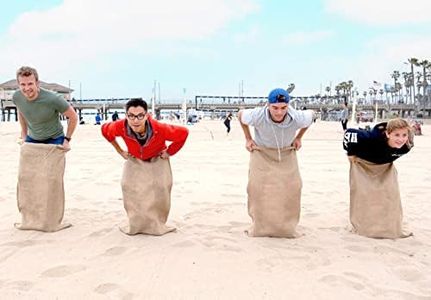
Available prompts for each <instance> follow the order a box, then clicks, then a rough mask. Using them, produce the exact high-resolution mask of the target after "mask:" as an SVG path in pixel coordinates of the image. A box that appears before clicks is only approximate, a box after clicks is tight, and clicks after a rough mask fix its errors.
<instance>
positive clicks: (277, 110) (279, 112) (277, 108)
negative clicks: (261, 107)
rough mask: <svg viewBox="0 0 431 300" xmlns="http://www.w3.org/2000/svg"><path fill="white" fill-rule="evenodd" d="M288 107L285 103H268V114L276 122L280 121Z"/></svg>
mask: <svg viewBox="0 0 431 300" xmlns="http://www.w3.org/2000/svg"><path fill="white" fill-rule="evenodd" d="M288 107H289V104H287V103H273V104H269V114H270V115H271V119H272V120H273V121H274V122H276V123H280V122H282V121H283V120H284V117H286V114H287V108H288Z"/></svg>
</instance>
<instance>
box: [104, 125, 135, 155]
mask: <svg viewBox="0 0 431 300" xmlns="http://www.w3.org/2000/svg"><path fill="white" fill-rule="evenodd" d="M123 126H124V121H123V120H117V121H115V122H108V123H105V124H103V125H102V127H101V128H100V129H101V131H102V135H103V137H104V138H105V139H106V140H107V141H108V142H109V143H111V145H112V146H113V147H114V148H115V150H116V151H117V152H118V154H120V155H121V156H122V157H123V158H124V159H128V158H129V153H128V151H126V150H123V149H122V148H121V147H120V145H119V144H118V142H117V141H116V137H117V136H121V130H120V129H121V128H122V127H123Z"/></svg>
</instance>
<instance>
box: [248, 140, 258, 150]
mask: <svg viewBox="0 0 431 300" xmlns="http://www.w3.org/2000/svg"><path fill="white" fill-rule="evenodd" d="M245 148H246V149H247V150H248V151H249V152H253V151H254V150H259V147H258V146H257V145H256V143H255V142H254V140H253V139H249V140H247V141H246V142H245Z"/></svg>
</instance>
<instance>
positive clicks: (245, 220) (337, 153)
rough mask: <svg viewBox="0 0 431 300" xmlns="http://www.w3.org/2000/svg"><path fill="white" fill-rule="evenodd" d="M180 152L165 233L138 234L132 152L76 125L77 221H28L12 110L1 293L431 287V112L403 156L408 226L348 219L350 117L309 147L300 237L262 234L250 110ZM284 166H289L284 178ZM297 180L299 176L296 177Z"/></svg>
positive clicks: (4, 165) (298, 295)
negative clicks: (256, 231)
mask: <svg viewBox="0 0 431 300" xmlns="http://www.w3.org/2000/svg"><path fill="white" fill-rule="evenodd" d="M188 128H189V130H190V135H189V139H188V140H187V142H186V145H185V146H184V148H183V149H182V150H181V151H180V152H179V153H178V154H177V155H175V156H173V157H172V158H171V166H172V171H173V178H174V186H173V191H172V207H171V211H170V216H169V220H168V224H169V225H173V226H175V227H176V228H177V231H176V232H174V233H169V234H166V235H164V236H161V237H155V236H148V235H136V236H127V235H125V234H123V233H121V232H120V230H119V229H118V227H119V226H120V225H124V224H125V223H126V222H127V218H126V213H125V211H124V208H123V202H122V195H121V187H120V178H121V175H122V166H123V163H124V160H123V159H122V158H121V157H120V156H119V155H118V154H117V153H116V152H115V151H114V149H113V147H112V146H111V145H110V144H108V143H107V142H106V141H105V140H104V139H103V137H102V136H101V134H100V127H98V126H94V125H83V126H80V127H78V128H77V131H76V133H75V135H74V136H73V141H72V143H71V147H72V151H70V152H69V153H68V154H67V166H66V174H65V179H64V181H65V190H66V210H65V216H64V221H65V222H70V223H72V224H73V226H72V227H71V228H69V229H66V230H63V231H60V232H56V233H42V232H36V231H20V230H17V229H15V228H14V226H13V224H14V223H15V222H18V221H20V215H19V213H18V209H17V205H16V183H17V171H18V157H19V145H18V144H17V143H16V140H17V137H18V135H19V125H18V123H0V138H1V143H0V170H1V172H0V215H1V222H0V298H1V299H350V300H352V299H406V300H407V299H408V300H412V299H413V300H415V299H417V300H422V299H431V271H430V269H431V205H430V197H431V196H430V195H431V186H430V182H431V164H430V162H429V160H430V158H431V155H430V153H431V125H424V126H423V133H424V135H423V136H418V137H416V139H415V147H414V148H413V150H412V151H411V152H410V153H409V154H407V155H406V156H404V157H402V158H400V159H399V160H397V161H396V162H395V165H396V167H397V169H398V175H399V183H400V189H401V198H402V203H403V210H404V223H405V226H406V228H408V229H409V230H411V231H413V233H414V236H413V237H410V238H406V239H400V240H379V239H369V238H365V237H361V236H358V235H355V234H352V233H351V232H350V231H349V185H348V169H349V165H348V162H347V159H346V155H345V153H344V151H343V149H342V144H341V140H342V135H343V133H342V130H341V124H340V123H338V122H320V121H318V122H317V123H315V124H313V125H312V127H311V128H310V129H309V131H307V133H306V134H305V136H304V139H303V147H302V149H301V150H300V151H299V152H298V160H299V166H300V172H301V176H302V180H303V189H302V211H301V219H300V222H299V226H298V232H299V233H300V234H302V236H301V237H299V238H297V239H276V238H250V237H248V236H246V234H245V233H244V230H245V229H247V228H248V226H249V224H250V218H249V216H248V214H247V194H246V185H247V176H248V175H247V174H248V161H249V153H248V152H247V151H246V150H245V147H244V145H245V142H244V138H243V134H242V131H241V128H240V126H239V124H238V122H237V121H233V122H232V131H231V134H230V135H229V136H227V135H226V132H225V127H224V126H223V123H222V121H202V122H200V123H197V124H195V125H193V126H188ZM274 180H281V179H280V178H274ZM286 180H288V179H286Z"/></svg>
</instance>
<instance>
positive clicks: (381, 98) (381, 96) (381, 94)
mask: <svg viewBox="0 0 431 300" xmlns="http://www.w3.org/2000/svg"><path fill="white" fill-rule="evenodd" d="M383 93H384V91H383V89H380V90H379V94H380V100H382V101H383Z"/></svg>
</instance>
